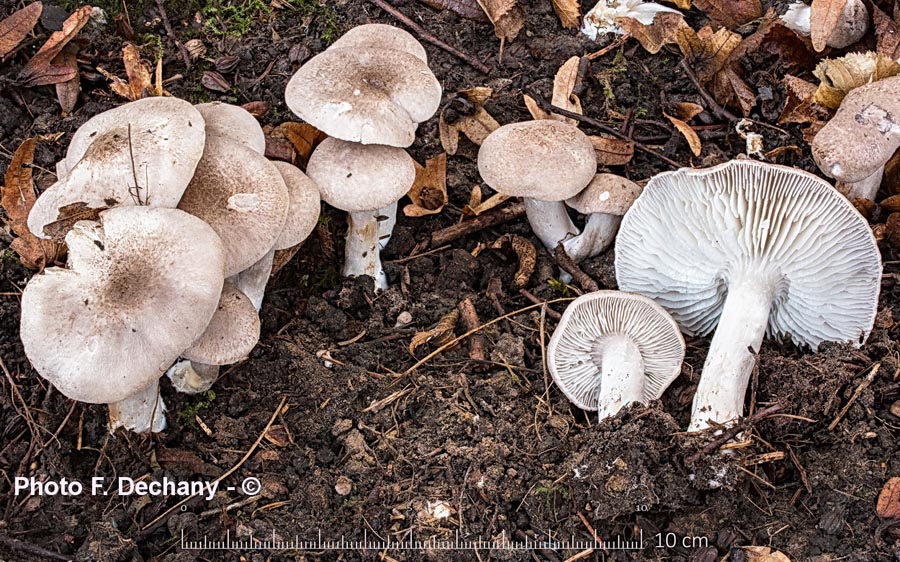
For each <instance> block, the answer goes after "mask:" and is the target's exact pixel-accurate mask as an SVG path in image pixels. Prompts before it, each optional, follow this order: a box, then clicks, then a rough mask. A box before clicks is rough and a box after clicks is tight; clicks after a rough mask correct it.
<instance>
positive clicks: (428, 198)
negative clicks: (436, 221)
mask: <svg viewBox="0 0 900 562" xmlns="http://www.w3.org/2000/svg"><path fill="white" fill-rule="evenodd" d="M415 164H416V179H415V181H414V182H413V185H412V187H411V188H410V189H409V193H407V195H409V198H410V199H411V200H412V205H407V206H405V207H403V214H404V215H406V216H408V217H422V216H425V215H435V214H437V213H440V212H441V211H442V210H443V209H444V205H446V204H447V154H446V153H441V154H439V155H437V156H435V157H434V158H429V159H428V160H426V161H425V166H422V165H420V164H419V163H418V162H416V163H415Z"/></svg>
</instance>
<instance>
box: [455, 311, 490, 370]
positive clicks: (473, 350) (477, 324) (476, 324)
mask: <svg viewBox="0 0 900 562" xmlns="http://www.w3.org/2000/svg"><path fill="white" fill-rule="evenodd" d="M457 309H459V316H460V318H461V319H462V323H463V328H465V329H466V331H467V332H474V333H473V334H472V337H470V338H469V358H470V359H472V360H474V361H484V360H485V357H486V356H485V352H484V334H482V333H481V332H480V331H479V330H480V328H481V320H479V319H478V311H476V310H475V305H474V304H472V299H469V298H465V299H463V300H462V301H461V302H460V303H459V305H457ZM480 366H481V367H483V366H484V365H483V364H482V365H480Z"/></svg>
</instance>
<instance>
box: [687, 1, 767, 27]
mask: <svg viewBox="0 0 900 562" xmlns="http://www.w3.org/2000/svg"><path fill="white" fill-rule="evenodd" d="M694 6H696V7H697V8H698V9H700V10H701V11H703V12H705V13H706V15H707V16H708V17H709V19H710V20H712V22H713V23H714V24H717V25H719V26H725V27H727V28H729V29H735V28H738V27H740V26H742V25H744V24H746V23H750V22H751V21H753V20H755V19H758V18H761V17H762V15H763V8H762V4H761V3H760V1H759V0H694Z"/></svg>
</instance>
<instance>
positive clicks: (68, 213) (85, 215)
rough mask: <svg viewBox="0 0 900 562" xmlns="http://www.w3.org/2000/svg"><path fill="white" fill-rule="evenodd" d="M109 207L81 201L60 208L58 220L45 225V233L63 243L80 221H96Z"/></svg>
mask: <svg viewBox="0 0 900 562" xmlns="http://www.w3.org/2000/svg"><path fill="white" fill-rule="evenodd" d="M106 209H107V207H100V208H97V209H95V208H93V207H88V206H87V204H85V203H83V202H81V201H79V202H78V203H71V204H69V205H65V206H63V207H60V208H59V211H58V213H57V215H56V220H55V221H53V222H51V223H50V224H48V225H47V226H45V227H44V234H45V235H47V236H49V237H50V238H51V239H52V240H54V241H56V242H59V243H62V242H63V240H65V238H66V234H68V233H69V231H70V230H72V227H73V226H75V223H76V222H78V221H95V220H97V219H98V218H99V217H100V213H102V212H103V211H105V210H106Z"/></svg>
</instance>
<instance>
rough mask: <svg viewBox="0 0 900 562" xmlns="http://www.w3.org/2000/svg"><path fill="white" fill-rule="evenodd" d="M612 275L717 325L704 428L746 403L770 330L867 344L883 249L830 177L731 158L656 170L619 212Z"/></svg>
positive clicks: (703, 393)
mask: <svg viewBox="0 0 900 562" xmlns="http://www.w3.org/2000/svg"><path fill="white" fill-rule="evenodd" d="M616 278H617V279H618V281H619V288H620V289H622V290H624V291H631V292H636V293H640V294H643V295H645V296H648V297H650V298H652V299H653V300H655V301H656V302H657V303H658V304H660V305H661V306H663V308H665V309H666V310H668V311H669V312H670V313H671V314H672V316H673V317H674V318H675V320H676V321H677V322H678V323H679V325H680V326H681V329H682V331H683V332H684V333H685V334H688V335H691V336H705V335H707V334H708V333H709V332H711V331H712V330H713V329H714V328H715V330H716V332H715V335H714V336H713V339H712V342H711V344H710V348H709V352H708V354H707V358H706V363H705V364H704V366H703V374H702V376H701V378H700V383H699V386H698V388H697V393H696V394H695V396H694V405H693V410H692V413H691V423H690V428H689V430H690V431H699V430H703V429H705V428H707V427H709V426H710V425H711V424H727V423H729V422H732V421H734V420H735V419H736V418H738V417H739V416H740V415H741V413H742V412H743V404H744V396H745V394H746V390H747V383H748V381H749V378H750V374H751V372H752V370H753V366H754V364H755V362H756V357H755V354H756V353H757V352H758V351H759V349H760V346H761V344H762V340H763V337H764V336H765V335H766V334H769V336H774V337H778V338H783V337H790V338H791V339H792V340H793V341H794V342H795V343H797V344H798V345H801V346H808V347H810V348H812V349H813V350H815V349H817V348H818V346H819V345H820V344H821V343H822V342H826V341H834V342H851V343H853V344H854V345H856V346H859V345H861V344H862V343H863V342H864V341H865V339H866V337H867V336H868V334H869V332H870V330H871V329H872V325H873V322H874V319H875V313H876V311H877V305H878V293H879V289H880V287H881V256H880V254H879V251H878V247H877V245H876V243H875V238H874V237H873V235H872V231H871V230H870V229H869V225H868V224H867V222H866V220H865V219H864V218H863V217H862V216H861V215H860V214H859V213H858V212H857V211H856V209H854V207H853V205H851V204H850V202H849V201H847V200H846V199H845V198H844V197H842V196H841V195H840V194H839V193H838V192H837V191H835V190H834V189H833V188H832V187H831V186H830V185H828V184H827V183H826V182H824V181H823V180H821V179H819V178H818V177H816V176H814V175H812V174H809V173H806V172H804V171H802V170H797V169H793V168H788V167H784V166H776V165H772V164H765V163H761V162H754V161H749V160H734V161H730V162H727V163H725V164H722V165H719V166H715V167H712V168H708V169H702V170H691V169H681V170H677V171H674V172H666V173H662V174H659V175H657V176H654V177H653V178H652V179H651V180H650V183H648V184H647V186H646V187H644V190H643V193H642V194H641V196H640V197H638V199H637V201H636V202H635V204H634V205H633V206H632V208H631V210H630V211H629V212H628V214H626V215H625V218H624V219H623V221H622V226H621V229H620V231H619V235H618V238H617V241H616ZM717 325H718V328H716V326H717Z"/></svg>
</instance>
